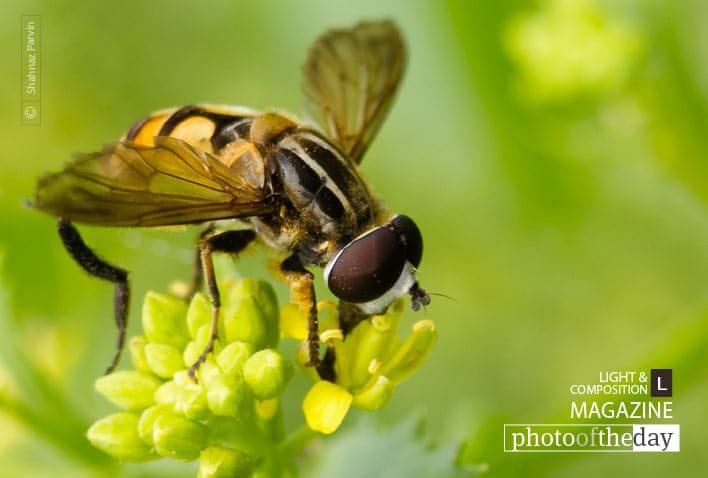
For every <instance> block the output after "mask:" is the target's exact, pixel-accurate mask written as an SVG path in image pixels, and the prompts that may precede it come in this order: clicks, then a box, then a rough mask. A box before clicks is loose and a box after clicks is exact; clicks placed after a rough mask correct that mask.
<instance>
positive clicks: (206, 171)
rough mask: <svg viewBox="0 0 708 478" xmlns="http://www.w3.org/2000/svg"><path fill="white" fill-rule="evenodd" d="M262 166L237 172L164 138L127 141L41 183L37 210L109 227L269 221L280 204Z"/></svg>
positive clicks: (248, 160) (248, 164) (246, 165)
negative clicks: (267, 217)
mask: <svg viewBox="0 0 708 478" xmlns="http://www.w3.org/2000/svg"><path fill="white" fill-rule="evenodd" d="M236 163H238V161H237V162H236ZM257 166H258V165H254V163H253V158H252V157H244V161H243V163H242V164H234V165H232V166H231V167H230V168H229V167H227V166H226V165H224V164H223V163H221V162H220V161H219V160H218V159H217V158H216V157H215V156H213V155H211V154H209V153H206V152H204V151H200V150H199V149H197V148H194V147H192V146H190V145H189V144H188V143H186V142H184V141H182V140H180V139H176V138H169V137H157V138H155V143H154V146H146V145H138V144H135V143H132V142H129V141H121V142H118V143H114V144H111V145H108V146H106V147H105V148H104V150H103V151H102V152H100V153H94V154H90V155H85V156H83V157H80V158H78V159H77V160H75V161H74V162H72V163H71V164H69V165H68V166H67V167H66V168H65V169H64V170H63V171H61V172H59V173H55V174H50V175H47V176H44V177H42V178H40V180H39V182H38V185H37V193H36V198H35V202H34V204H33V206H34V207H36V208H37V209H39V210H41V211H44V212H47V213H50V214H53V215H55V216H61V217H64V218H66V219H70V220H72V221H76V222H83V223H86V224H95V225H102V226H167V225H176V224H188V223H194V222H205V221H211V220H217V219H228V218H238V217H247V216H256V215H262V214H267V213H269V212H272V211H273V210H274V206H273V205H272V204H271V203H270V202H269V201H268V200H267V197H266V193H265V188H264V177H263V174H262V166H261V168H260V169H259V168H258V167H257ZM239 168H240V169H239ZM239 171H241V172H243V174H239Z"/></svg>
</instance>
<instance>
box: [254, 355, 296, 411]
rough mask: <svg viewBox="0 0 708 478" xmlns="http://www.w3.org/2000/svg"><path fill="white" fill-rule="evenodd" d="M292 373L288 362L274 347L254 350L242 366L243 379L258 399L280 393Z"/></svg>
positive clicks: (275, 395) (264, 398) (273, 396)
mask: <svg viewBox="0 0 708 478" xmlns="http://www.w3.org/2000/svg"><path fill="white" fill-rule="evenodd" d="M292 375H293V369H292V365H291V364H290V362H289V361H288V360H287V359H286V358H285V357H283V356H282V354H281V353H280V352H279V351H277V350H274V349H265V350H261V351H259V352H256V353H255V354H253V355H251V357H250V358H249V359H248V360H247V361H246V364H245V365H244V366H243V379H244V380H245V381H246V383H247V384H248V386H249V387H250V388H251V391H252V392H253V395H254V396H255V397H256V398H258V399H259V400H267V399H269V398H275V397H277V396H278V395H280V393H281V392H282V391H283V389H284V388H285V386H286V385H287V383H288V381H289V380H290V378H291V377H292Z"/></svg>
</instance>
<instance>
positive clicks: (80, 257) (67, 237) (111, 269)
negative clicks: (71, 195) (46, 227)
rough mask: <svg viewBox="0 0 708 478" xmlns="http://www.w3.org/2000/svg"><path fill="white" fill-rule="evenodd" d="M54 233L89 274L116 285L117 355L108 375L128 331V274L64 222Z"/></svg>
mask: <svg viewBox="0 0 708 478" xmlns="http://www.w3.org/2000/svg"><path fill="white" fill-rule="evenodd" d="M57 231H59V236H60V237H61V240H62V242H63V243H64V247H65V248H66V250H67V252H68V253H69V255H70V256H71V257H72V258H73V259H74V260H75V261H76V262H77V263H78V264H79V265H80V266H81V267H82V268H83V269H84V270H85V271H86V272H88V273H89V274H91V275H92V276H95V277H98V278H100V279H103V280H107V281H110V282H112V283H114V284H115V285H116V289H115V293H114V298H113V305H114V317H115V321H116V326H117V327H118V340H117V342H116V351H115V354H114V355H113V360H112V361H111V364H110V365H109V366H108V368H107V369H106V373H107V374H108V373H111V372H112V371H113V370H115V368H116V367H117V366H118V362H119V361H120V355H121V352H122V351H123V345H124V344H125V331H126V328H127V327H128V304H129V303H130V286H129V284H128V272H127V271H125V270H124V269H121V268H120V267H116V266H114V265H112V264H110V263H108V262H106V261H104V260H103V259H101V258H100V257H98V256H97V255H96V254H95V253H94V252H93V251H92V250H91V249H90V248H89V247H88V246H87V245H86V243H85V242H84V240H83V239H82V238H81V236H80V235H79V231H77V230H76V228H75V227H74V226H73V225H72V224H71V222H70V221H69V220H67V219H64V218H61V217H60V218H59V220H58V221H57Z"/></svg>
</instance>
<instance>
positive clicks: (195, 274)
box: [185, 224, 215, 301]
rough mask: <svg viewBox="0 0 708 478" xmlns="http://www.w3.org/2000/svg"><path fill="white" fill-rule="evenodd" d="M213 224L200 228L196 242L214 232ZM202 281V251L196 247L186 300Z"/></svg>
mask: <svg viewBox="0 0 708 478" xmlns="http://www.w3.org/2000/svg"><path fill="white" fill-rule="evenodd" d="M214 229H215V228H214V224H209V225H208V226H207V227H205V228H204V229H202V231H201V232H200V233H199V239H197V243H199V241H202V240H204V239H206V238H207V237H208V236H209V235H211V234H213V233H214ZM203 281H204V268H203V267H202V251H201V249H199V248H197V250H196V254H195V255H194V269H193V270H192V282H191V284H190V285H189V289H188V290H187V295H186V297H185V299H186V300H187V301H189V300H192V297H194V294H196V293H197V291H198V290H199V288H200V287H201V285H202V282H203Z"/></svg>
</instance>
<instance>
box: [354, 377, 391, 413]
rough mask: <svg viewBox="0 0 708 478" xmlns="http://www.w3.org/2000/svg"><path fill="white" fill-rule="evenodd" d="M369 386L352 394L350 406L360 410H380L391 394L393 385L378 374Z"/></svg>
mask: <svg viewBox="0 0 708 478" xmlns="http://www.w3.org/2000/svg"><path fill="white" fill-rule="evenodd" d="M372 382H373V383H372V384H371V386H369V387H367V388H365V389H364V390H363V391H361V392H359V393H357V394H356V395H354V399H353V400H352V406H353V407H356V408H358V409H360V410H380V409H381V408H383V407H384V406H385V405H386V404H387V403H388V401H389V400H390V399H391V397H392V396H393V390H394V388H396V387H395V385H394V384H393V382H392V381H391V380H389V379H388V378H386V377H384V376H381V375H379V376H378V377H376V379H374V380H372Z"/></svg>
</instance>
